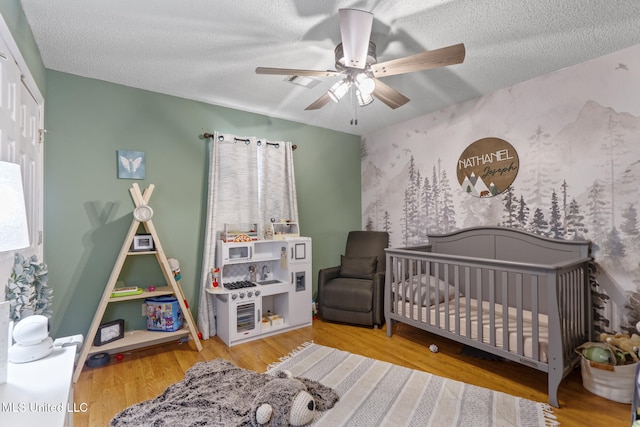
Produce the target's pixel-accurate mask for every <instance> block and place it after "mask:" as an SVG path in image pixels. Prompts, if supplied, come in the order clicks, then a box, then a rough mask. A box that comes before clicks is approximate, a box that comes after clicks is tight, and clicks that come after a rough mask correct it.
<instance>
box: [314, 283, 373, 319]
mask: <svg viewBox="0 0 640 427" xmlns="http://www.w3.org/2000/svg"><path fill="white" fill-rule="evenodd" d="M372 292H373V283H372V281H371V280H364V279H353V278H345V277H338V278H337V279H333V280H332V281H330V282H329V283H327V284H326V285H325V287H324V295H323V301H322V303H323V306H324V307H325V308H333V309H337V310H344V311H356V312H370V311H371V310H372V305H373V299H372V298H371V294H372Z"/></svg>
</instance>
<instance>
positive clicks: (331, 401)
mask: <svg viewBox="0 0 640 427" xmlns="http://www.w3.org/2000/svg"><path fill="white" fill-rule="evenodd" d="M295 379H297V380H298V381H300V382H301V383H303V384H304V385H305V387H306V388H307V392H309V394H310V395H311V396H312V397H313V400H314V401H315V403H316V410H318V411H326V410H327V409H330V408H333V405H335V403H336V402H337V401H338V400H339V399H340V397H339V396H338V394H337V393H336V392H335V391H334V390H333V389H332V388H329V387H327V386H326V385H323V384H320V383H319V382H317V381H314V380H310V379H308V378H303V377H296V378H295Z"/></svg>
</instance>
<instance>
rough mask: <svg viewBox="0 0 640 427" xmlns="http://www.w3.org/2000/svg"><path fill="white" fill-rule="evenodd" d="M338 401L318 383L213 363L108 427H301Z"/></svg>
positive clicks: (188, 374)
mask: <svg viewBox="0 0 640 427" xmlns="http://www.w3.org/2000/svg"><path fill="white" fill-rule="evenodd" d="M337 401H338V395H337V394H336V392H335V391H333V390H332V389H331V388H329V387H326V386H324V385H322V384H320V383H319V382H317V381H313V380H310V379H307V378H292V377H291V376H290V375H289V374H287V373H286V372H282V371H280V372H277V373H276V375H267V374H259V373H257V372H253V371H249V370H247V369H241V368H238V367H237V366H234V365H233V364H232V363H231V362H229V361H227V360H224V359H215V360H212V361H210V362H201V363H197V364H195V365H194V366H193V367H191V368H190V369H189V370H188V371H187V372H186V374H185V378H184V380H182V381H180V382H178V383H176V384H173V385H171V386H169V387H168V388H167V389H166V390H165V391H164V392H163V393H162V394H161V395H160V396H158V397H156V398H155V399H151V400H147V401H145V402H142V403H138V404H136V405H133V406H130V407H129V408H127V409H125V410H124V411H122V412H121V413H119V414H118V415H116V416H115V417H114V418H113V419H112V420H111V423H110V426H112V427H125V426H126V427H133V426H135V427H143V426H153V427H160V426H178V425H179V426H184V427H186V426H225V427H226V426H245V427H248V426H252V427H275V426H278V427H280V426H301V425H305V424H308V423H309V422H311V421H312V420H313V419H314V417H315V414H316V411H325V410H327V409H329V408H332V407H333V405H334V404H335V403H336V402H337Z"/></svg>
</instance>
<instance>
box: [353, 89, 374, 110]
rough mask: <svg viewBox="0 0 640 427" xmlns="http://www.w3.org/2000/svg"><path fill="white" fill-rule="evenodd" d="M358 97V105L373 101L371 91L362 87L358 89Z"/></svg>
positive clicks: (362, 105)
mask: <svg viewBox="0 0 640 427" xmlns="http://www.w3.org/2000/svg"><path fill="white" fill-rule="evenodd" d="M356 99H357V100H358V105H359V106H361V107H364V106H365V105H369V104H371V103H372V102H373V96H372V95H371V94H370V93H364V92H362V91H361V90H360V89H356Z"/></svg>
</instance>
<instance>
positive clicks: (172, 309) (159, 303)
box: [144, 295, 183, 332]
mask: <svg viewBox="0 0 640 427" xmlns="http://www.w3.org/2000/svg"><path fill="white" fill-rule="evenodd" d="M144 302H145V303H146V304H147V330H149V331H165V332H173V331H177V330H178V329H180V328H181V327H182V322H183V317H182V310H181V309H180V304H178V300H177V299H176V298H175V297H173V296H170V295H167V296H162V297H153V298H146V299H145V300H144Z"/></svg>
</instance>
